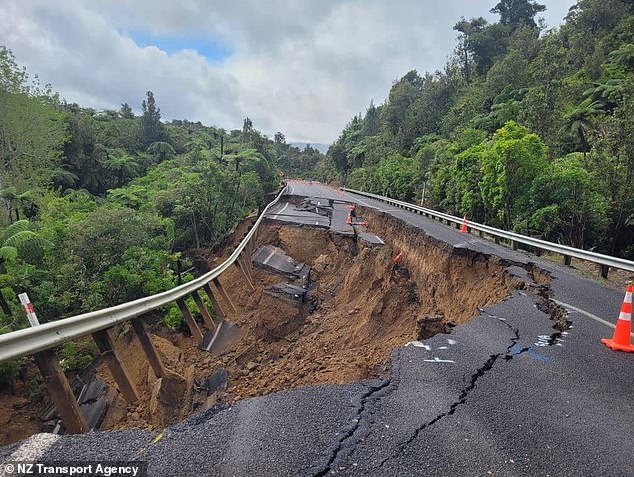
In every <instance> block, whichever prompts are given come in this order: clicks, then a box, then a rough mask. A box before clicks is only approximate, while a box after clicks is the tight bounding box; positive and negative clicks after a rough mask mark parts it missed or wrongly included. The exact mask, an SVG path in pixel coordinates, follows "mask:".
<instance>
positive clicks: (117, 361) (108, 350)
mask: <svg viewBox="0 0 634 477" xmlns="http://www.w3.org/2000/svg"><path fill="white" fill-rule="evenodd" d="M92 337H93V339H94V340H95V343H97V348H99V351H101V354H102V356H103V357H104V358H105V360H106V363H107V364H108V368H109V369H110V372H111V373H112V376H113V377H114V379H115V381H116V382H117V386H119V390H120V391H121V393H122V394H123V397H124V398H125V399H126V401H128V402H130V403H133V402H136V401H138V399H139V394H138V393H137V390H136V388H135V387H134V384H133V383H132V380H131V379H130V376H129V375H128V372H127V371H126V369H125V368H124V367H123V361H122V360H121V357H120V356H119V353H117V350H116V349H115V347H114V343H113V342H112V338H110V335H109V334H108V330H99V331H95V332H94V333H93V334H92Z"/></svg>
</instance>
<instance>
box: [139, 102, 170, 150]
mask: <svg viewBox="0 0 634 477" xmlns="http://www.w3.org/2000/svg"><path fill="white" fill-rule="evenodd" d="M146 94H147V100H145V99H144V100H143V102H142V103H141V110H142V111H143V114H142V115H141V144H142V145H144V146H145V147H147V146H149V145H150V144H152V143H153V142H157V141H163V140H164V139H165V130H164V128H163V124H162V123H161V109H160V108H159V107H158V106H157V105H156V100H155V99H154V93H152V91H148V92H147V93H146Z"/></svg>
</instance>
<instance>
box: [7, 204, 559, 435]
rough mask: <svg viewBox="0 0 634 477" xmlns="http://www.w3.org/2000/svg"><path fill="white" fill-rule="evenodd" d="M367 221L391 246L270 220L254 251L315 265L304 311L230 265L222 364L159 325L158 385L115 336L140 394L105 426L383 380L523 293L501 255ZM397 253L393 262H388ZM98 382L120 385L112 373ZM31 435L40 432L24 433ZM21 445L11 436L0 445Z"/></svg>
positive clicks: (127, 343) (157, 423) (133, 346)
mask: <svg viewBox="0 0 634 477" xmlns="http://www.w3.org/2000/svg"><path fill="white" fill-rule="evenodd" d="M363 215H364V216H366V217H367V218H368V224H369V225H368V227H367V231H369V232H372V233H376V234H377V235H379V236H380V237H381V238H382V239H383V240H384V241H385V243H386V245H385V246H369V245H368V244H367V243H366V242H364V241H363V240H357V237H356V236H341V235H336V234H332V233H330V232H329V231H328V230H324V229H318V228H309V227H293V226H288V225H284V226H282V225H279V224H276V223H265V224H263V226H262V228H261V229H260V231H259V234H258V244H259V245H264V244H270V245H274V246H276V247H279V248H280V249H282V250H283V251H284V252H285V253H286V254H288V255H289V256H290V257H292V258H293V259H295V260H296V261H298V262H303V263H306V264H307V265H309V266H310V267H311V273H310V286H309V290H308V295H307V299H306V300H305V302H304V303H299V304H298V303H296V302H293V301H290V300H284V299H282V298H280V297H276V296H273V295H271V294H270V293H266V291H265V289H266V288H267V287H270V286H271V285H273V284H276V283H280V282H284V281H285V280H286V278H285V277H282V276H280V275H277V274H274V273H271V271H270V270H264V269H261V268H257V267H254V268H253V279H254V285H255V290H251V288H249V286H248V285H247V283H246V282H245V280H244V279H243V277H242V276H241V275H240V273H239V271H238V269H237V268H231V269H230V270H229V271H228V272H226V273H225V274H223V275H222V277H221V281H222V283H223V285H224V287H225V289H227V290H228V291H229V293H230V295H231V299H232V301H233V302H234V304H235V305H236V308H237V310H238V311H237V313H234V312H233V311H230V310H229V307H226V306H225V308H224V309H225V312H228V313H227V314H228V319H229V320H231V321H233V322H235V323H238V324H239V325H240V327H241V329H242V338H241V341H240V342H239V343H238V344H237V345H236V346H235V348H234V349H231V350H229V351H227V352H225V353H224V354H222V355H220V356H214V355H212V354H211V353H208V352H206V351H201V350H199V349H198V343H196V342H194V340H193V339H192V338H191V337H189V336H186V335H185V334H183V333H175V332H171V331H170V330H168V329H166V328H165V327H164V326H162V325H161V324H160V323H159V322H158V320H156V321H157V322H152V321H150V322H149V323H148V326H149V328H150V330H151V331H152V333H153V335H152V339H153V341H154V343H155V345H156V347H157V348H158V351H159V354H160V355H161V357H162V358H163V361H164V364H165V366H166V368H167V369H168V370H169V371H170V374H169V376H167V377H165V378H163V379H157V378H156V377H155V376H154V374H153V373H152V370H151V368H150V367H149V365H148V363H147V360H146V359H145V356H144V354H143V351H142V349H141V347H140V345H139V344H138V342H137V340H136V338H134V334H133V333H132V332H131V331H129V330H128V329H127V327H123V328H122V329H120V330H118V333H119V335H118V336H119V340H118V346H119V348H120V352H121V354H122V355H123V357H124V360H125V362H126V363H128V368H129V372H130V374H131V378H132V380H133V381H134V383H135V384H136V386H137V389H138V391H139V394H140V396H141V398H140V400H139V401H138V402H137V403H134V404H129V403H127V402H126V401H125V400H123V398H122V397H120V396H117V398H116V399H115V401H114V402H113V404H112V405H111V406H110V408H109V410H108V413H107V415H106V417H105V419H104V422H103V424H102V426H101V429H120V428H125V427H141V428H146V429H162V428H164V427H165V426H167V425H169V424H173V423H175V422H178V421H179V420H182V419H183V418H185V417H187V416H188V415H190V414H191V413H192V412H194V411H196V410H200V409H206V408H210V407H212V406H214V405H215V404H218V403H219V402H229V403H231V402H235V401H237V400H240V399H244V398H247V397H252V396H261V395H266V394H269V393H273V392H276V391H280V390H284V389H291V388H296V387H300V386H306V385H317V384H327V383H348V382H352V381H356V380H360V379H364V378H370V377H376V376H381V375H385V374H387V373H389V369H388V358H389V355H390V353H391V352H392V350H393V349H394V348H395V347H397V346H402V345H404V344H405V343H407V342H408V341H412V340H419V339H425V338H428V337H431V336H433V335H434V334H436V333H449V332H451V328H452V327H453V326H455V325H458V324H460V323H464V322H466V321H467V320H469V319H471V318H472V317H474V316H476V315H478V314H479V310H478V308H481V307H486V306H490V305H493V304H495V303H497V302H499V301H500V300H502V299H504V298H505V297H507V296H508V295H509V294H510V293H511V291H512V290H513V289H515V288H521V287H525V286H526V284H525V283H524V282H523V281H522V280H520V279H519V278H517V277H513V276H512V275H510V274H509V273H507V272H506V268H507V267H508V265H509V264H508V263H505V262H502V261H500V260H499V259H498V258H496V257H489V256H484V255H482V254H477V253H474V252H471V251H468V250H464V249H453V248H452V247H450V246H448V245H446V244H444V243H441V242H438V241H436V240H434V239H431V238H430V237H428V236H426V235H425V234H424V233H422V232H421V231H420V230H419V229H416V228H413V227H411V226H409V225H407V224H405V223H403V222H401V221H399V220H398V219H395V218H393V217H391V216H389V215H386V214H382V213H378V212H374V211H370V210H367V211H363ZM250 220H251V222H252V219H250ZM248 225H250V223H244V224H242V225H241V228H239V229H238V230H237V231H236V233H234V234H233V236H232V237H231V238H230V239H229V240H227V242H226V244H225V245H226V246H225V248H224V249H223V250H222V251H219V253H218V254H217V255H215V256H205V255H204V254H202V253H201V254H199V257H200V258H201V260H203V259H204V261H205V263H204V264H202V265H201V267H200V268H201V269H205V268H211V267H213V266H215V265H217V263H219V261H220V260H221V259H222V258H223V257H226V256H228V254H230V253H231V250H232V247H233V246H235V244H237V243H238V242H239V241H240V240H241V239H242V236H243V235H244V234H245V233H246V232H247V230H248ZM401 252H402V259H401V261H400V262H399V264H398V265H397V266H395V265H394V264H393V260H392V259H393V257H394V256H395V255H397V254H398V253H401ZM532 278H533V280H535V282H536V283H535V286H536V287H540V286H543V285H542V284H546V283H547V282H548V281H549V278H550V277H548V276H546V275H541V274H538V273H534V274H533V276H532ZM201 326H202V322H201ZM214 373H215V377H214V379H209V378H210V377H211V376H212V374H214ZM98 374H99V376H101V377H102V379H104V380H105V381H106V382H107V383H108V384H110V385H112V386H113V388H114V387H116V386H115V384H114V382H113V380H112V377H111V376H110V373H109V371H108V370H107V368H106V367H105V366H103V365H102V366H101V367H100V368H99V369H98ZM218 376H221V377H222V380H221V381H222V382H221V383H220V384H214V385H213V386H212V389H211V390H209V385H208V383H210V382H217V381H218ZM225 378H226V380H225ZM1 401H4V400H1ZM7 402H9V401H7ZM0 415H1V414H0ZM9 425H10V423H9ZM32 432H33V427H30V428H27V430H25V433H32ZM25 433H23V434H25ZM15 437H16V436H15V435H9V436H7V437H4V443H8V442H11V441H12V440H15ZM17 437H26V436H25V435H20V436H17Z"/></svg>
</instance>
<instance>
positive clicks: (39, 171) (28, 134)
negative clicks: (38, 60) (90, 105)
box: [0, 46, 67, 194]
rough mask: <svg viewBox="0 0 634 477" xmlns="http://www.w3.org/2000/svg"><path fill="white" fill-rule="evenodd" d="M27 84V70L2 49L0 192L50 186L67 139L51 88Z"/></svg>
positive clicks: (0, 69) (21, 191) (36, 82)
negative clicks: (9, 188)
mask: <svg viewBox="0 0 634 477" xmlns="http://www.w3.org/2000/svg"><path fill="white" fill-rule="evenodd" d="M27 81H28V74H27V73H26V70H24V69H20V68H19V67H18V66H17V63H16V62H15V58H14V57H13V54H12V53H11V51H10V50H7V49H6V48H5V47H2V46H0V190H1V189H4V188H6V187H10V186H12V187H14V188H15V190H16V193H17V194H21V193H23V192H25V191H27V190H29V189H32V188H34V187H40V186H45V185H48V183H49V181H50V179H51V174H52V171H53V170H55V169H56V168H57V167H59V156H60V152H61V149H62V144H63V143H64V141H65V139H66V137H67V136H66V124H65V123H64V121H63V113H62V112H61V111H60V110H59V101H58V99H57V96H56V95H54V94H53V92H52V90H51V87H50V85H47V86H41V85H40V84H39V82H38V80H37V77H36V80H35V81H34V82H33V83H32V84H31V85H29V84H27Z"/></svg>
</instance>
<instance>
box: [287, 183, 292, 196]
mask: <svg viewBox="0 0 634 477" xmlns="http://www.w3.org/2000/svg"><path fill="white" fill-rule="evenodd" d="M288 193H289V194H292V193H293V186H292V185H291V184H288Z"/></svg>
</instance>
